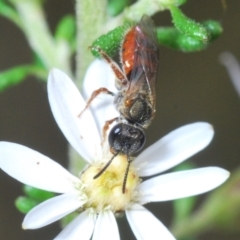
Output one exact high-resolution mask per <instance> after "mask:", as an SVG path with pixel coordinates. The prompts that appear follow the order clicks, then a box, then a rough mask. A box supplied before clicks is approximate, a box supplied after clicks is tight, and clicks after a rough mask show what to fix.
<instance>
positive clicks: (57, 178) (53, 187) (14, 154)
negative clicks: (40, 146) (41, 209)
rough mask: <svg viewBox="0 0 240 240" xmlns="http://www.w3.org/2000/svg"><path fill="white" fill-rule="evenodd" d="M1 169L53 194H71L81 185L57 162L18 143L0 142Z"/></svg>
mask: <svg viewBox="0 0 240 240" xmlns="http://www.w3.org/2000/svg"><path fill="white" fill-rule="evenodd" d="M0 168H2V170H3V171H5V172H6V173H7V174H9V175H10V176H11V177H13V178H15V179H17V180H18V181H20V182H22V183H24V184H27V185H30V186H33V187H36V188H40V189H43V190H47V191H51V192H57V193H65V192H69V191H72V190H75V186H76V185H79V184H80V180H79V179H78V178H76V177H75V176H73V175H72V174H71V173H69V172H68V171H67V170H66V169H64V168H63V167H62V166H61V165H60V164H58V163H57V162H54V161H53V160H51V159H50V158H48V157H46V156H44V155H42V154H41V153H39V152H37V151H34V150H32V149H30V148H28V147H25V146H22V145H19V144H16V143H10V142H0Z"/></svg>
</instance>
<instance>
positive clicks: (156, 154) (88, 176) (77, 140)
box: [0, 60, 229, 240]
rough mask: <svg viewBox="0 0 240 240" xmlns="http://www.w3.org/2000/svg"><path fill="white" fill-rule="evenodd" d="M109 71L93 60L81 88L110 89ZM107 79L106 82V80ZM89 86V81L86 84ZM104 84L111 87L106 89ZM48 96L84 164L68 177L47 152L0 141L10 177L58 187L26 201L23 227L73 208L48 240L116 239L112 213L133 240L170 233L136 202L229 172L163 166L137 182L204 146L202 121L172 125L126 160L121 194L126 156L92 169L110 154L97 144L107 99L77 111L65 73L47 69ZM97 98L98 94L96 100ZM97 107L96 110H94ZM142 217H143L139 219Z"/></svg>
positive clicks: (111, 113)
mask: <svg viewBox="0 0 240 240" xmlns="http://www.w3.org/2000/svg"><path fill="white" fill-rule="evenodd" d="M113 78H114V76H113V74H112V73H111V71H110V69H109V66H108V65H106V64H105V63H104V62H102V61H98V60H96V61H94V62H93V64H92V65H91V66H90V68H89V70H88V72H87V74H86V78H85V83H84V87H85V94H86V96H89V94H88V93H89V92H92V90H93V89H97V88H98V87H100V86H101V84H103V85H102V86H109V88H110V90H112V91H114V86H113V84H114V79H113ZM105 80H106V81H107V82H108V80H109V81H110V83H111V84H112V86H110V85H109V84H108V83H107V82H105V83H104V82H103V81H105ZM89 86H90V87H89ZM111 88H112V89H111ZM48 95H49V102H50V106H51V109H52V112H53V115H54V117H55V120H56V122H57V124H58V125H59V127H60V129H61V130H62V132H63V134H64V135H65V137H66V138H67V139H68V141H69V143H70V144H71V145H72V146H73V147H74V148H75V149H76V151H77V152H78V153H79V154H80V155H81V156H82V157H84V159H85V160H86V162H87V163H88V166H87V167H86V168H85V170H84V171H83V172H81V173H79V176H77V177H76V176H73V175H72V174H71V173H69V172H68V171H67V170H65V169H64V168H63V167H62V166H60V165H59V164H58V163H56V162H54V161H53V160H51V159H50V158H48V157H46V156H44V155H42V154H40V153H39V152H36V151H34V150H31V149H29V148H27V147H25V146H21V145H19V144H15V143H9V142H1V143H0V167H1V168H2V170H3V171H5V172H6V173H7V174H9V175H10V176H12V177H14V178H15V179H17V180H19V181H21V182H22V183H24V184H27V185H31V186H33V187H36V188H40V189H44V190H48V191H52V192H56V193H61V195H59V196H57V197H54V198H52V199H50V200H47V201H45V202H43V203H41V204H40V205H38V206H37V207H35V208H33V209H32V210H31V211H30V212H29V213H28V214H27V215H26V217H25V219H24V221H23V228H24V229H36V228H40V227H43V226H46V225H48V224H50V223H52V222H55V221H57V220H59V219H60V218H62V217H64V216H66V215H67V214H69V213H71V212H73V211H77V212H79V216H78V217H76V218H75V219H74V220H73V221H72V222H71V223H70V224H69V225H68V226H67V227H66V228H64V229H63V230H62V232H61V233H60V234H59V235H58V236H57V237H56V238H55V239H64V240H70V239H71V240H74V239H79V238H81V240H89V239H90V238H91V237H92V239H93V240H97V239H98V240H99V239H100V240H103V239H104V240H118V239H120V236H119V232H118V227H117V223H116V220H115V216H117V215H118V214H119V213H121V212H125V213H126V216H127V219H128V222H129V224H130V226H131V228H132V231H133V232H134V234H135V236H136V238H137V239H138V240H140V239H141V240H142V239H143V240H149V239H153V240H154V239H163V240H171V239H175V238H174V237H173V235H172V234H171V233H170V232H169V231H168V230H167V228H166V227H165V226H164V225H163V224H162V223H161V222H160V221H159V220H158V219H157V218H156V217H155V216H154V215H153V214H152V213H151V212H149V211H148V210H147V209H146V208H144V207H143V206H142V205H143V204H146V203H149V202H156V201H167V200H174V199H178V198H182V197H188V196H192V195H196V194H201V193H203V192H207V191H209V190H211V189H213V188H215V187H217V186H219V185H220V184H221V183H223V182H224V181H225V180H226V179H227V178H228V176H229V173H228V172H227V171H226V170H224V169H221V168H218V167H206V168H199V169H196V170H189V171H181V172H175V173H168V174H164V175H161V176H157V177H153V178H151V179H149V180H146V181H143V182H142V181H141V178H140V177H146V176H151V175H154V174H157V173H161V172H163V171H166V170H168V169H169V168H171V167H173V166H175V165H177V164H179V163H181V162H182V161H184V160H186V159H187V158H189V157H191V156H192V155H194V154H195V153H197V152H199V151H201V150H202V149H203V148H205V147H206V146H207V145H208V144H209V143H210V141H211V140H212V137H213V134H214V131H213V128H212V126H211V125H210V124H208V123H204V122H198V123H193V124H189V125H186V126H183V127H180V128H178V129H177V130H175V131H173V132H171V133H169V134H168V135H166V136H165V137H163V138H162V139H160V140H159V141H158V142H156V143H155V144H153V145H152V146H150V147H149V148H147V149H146V150H145V151H143V152H142V153H141V154H140V155H139V156H138V157H136V159H135V160H134V161H133V163H132V165H131V167H130V170H129V174H128V179H127V183H126V192H125V193H124V194H123V193H122V183H123V176H124V172H125V169H126V166H127V159H126V156H122V155H120V156H117V157H116V158H114V160H113V162H112V163H111V165H110V166H109V167H108V168H107V170H106V171H105V172H104V173H103V174H102V175H101V176H100V177H98V178H97V179H93V176H95V175H96V173H98V172H99V169H101V168H102V165H103V164H104V163H105V162H106V161H108V160H109V159H110V157H111V153H110V152H109V150H108V148H107V147H106V148H105V147H104V148H103V147H102V146H101V134H100V133H101V126H103V124H104V121H106V120H108V119H111V118H113V117H116V116H117V114H118V113H117V112H116V110H114V109H113V104H112V103H111V101H112V99H108V100H111V101H110V103H109V101H108V100H106V101H107V102H105V104H104V106H103V105H101V103H102V99H106V98H107V97H106V98H105V96H104V97H100V96H99V97H98V99H96V101H94V102H93V104H92V105H91V106H92V107H93V109H94V108H97V109H98V110H95V111H94V117H95V118H96V119H97V121H95V120H94V117H93V115H92V114H91V111H90V109H87V110H86V111H85V112H84V113H83V114H82V115H81V117H79V113H80V112H81V110H82V109H83V108H84V107H85V104H86V103H85V101H84V99H83V97H82V96H81V94H80V93H79V91H78V90H77V88H76V87H75V85H74V84H73V82H72V81H71V79H69V78H68V77H67V76H66V75H65V74H64V73H63V72H61V71H60V70H57V69H54V70H52V71H51V73H50V75H49V79H48ZM99 99H100V100H101V101H98V100H99ZM99 109H100V110H99ZM146 223H147V224H146Z"/></svg>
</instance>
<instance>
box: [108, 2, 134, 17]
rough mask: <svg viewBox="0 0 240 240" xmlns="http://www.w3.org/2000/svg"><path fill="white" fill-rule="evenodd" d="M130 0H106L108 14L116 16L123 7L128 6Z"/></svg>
mask: <svg viewBox="0 0 240 240" xmlns="http://www.w3.org/2000/svg"><path fill="white" fill-rule="evenodd" d="M130 2H131V0H120V1H119V0H108V8H107V10H108V13H109V15H110V16H117V15H118V14H119V13H121V12H122V11H123V10H124V8H125V7H127V6H129V4H130Z"/></svg>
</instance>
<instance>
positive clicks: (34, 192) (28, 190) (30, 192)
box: [23, 185, 55, 202]
mask: <svg viewBox="0 0 240 240" xmlns="http://www.w3.org/2000/svg"><path fill="white" fill-rule="evenodd" d="M23 191H24V193H25V194H26V195H27V196H28V197H30V198H32V199H33V200H37V201H38V202H43V201H45V200H47V199H50V198H53V197H54V196H55V194H54V193H52V192H48V191H45V190H41V189H37V188H34V187H31V186H28V185H24V186H23Z"/></svg>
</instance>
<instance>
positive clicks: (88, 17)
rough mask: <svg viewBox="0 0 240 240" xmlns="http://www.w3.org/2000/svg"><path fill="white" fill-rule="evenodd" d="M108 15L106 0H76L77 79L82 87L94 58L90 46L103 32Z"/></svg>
mask: <svg viewBox="0 0 240 240" xmlns="http://www.w3.org/2000/svg"><path fill="white" fill-rule="evenodd" d="M106 17H107V1H106V0H97V1H92V0H76V18H77V19H76V21H77V58H76V62H77V65H76V81H77V85H78V87H81V84H82V80H83V76H84V74H85V72H86V69H87V67H88V66H89V64H90V62H91V61H92V60H93V56H92V55H91V53H90V51H89V49H88V47H89V46H91V44H92V42H93V41H94V40H95V39H96V38H97V37H99V36H100V35H101V34H102V29H103V25H104V24H105V22H106Z"/></svg>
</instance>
